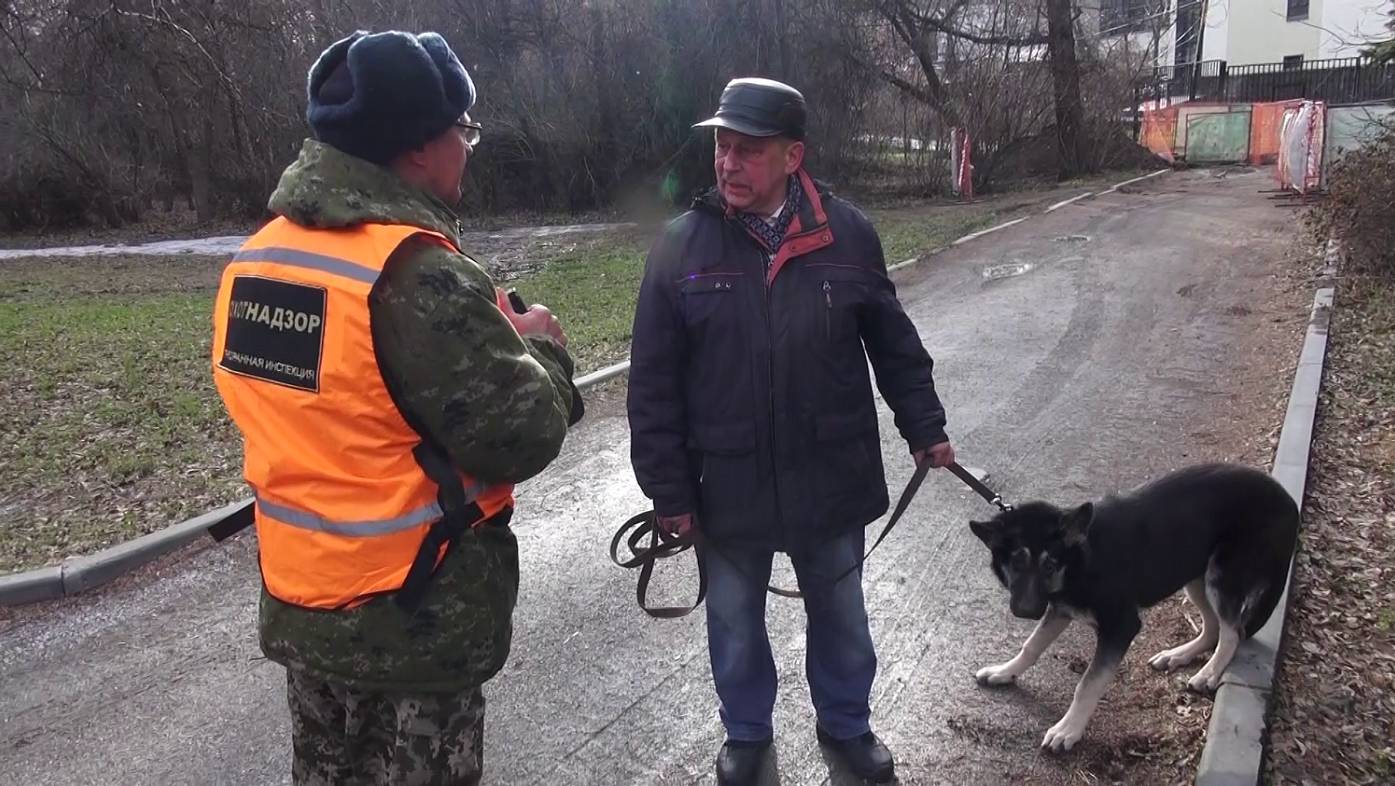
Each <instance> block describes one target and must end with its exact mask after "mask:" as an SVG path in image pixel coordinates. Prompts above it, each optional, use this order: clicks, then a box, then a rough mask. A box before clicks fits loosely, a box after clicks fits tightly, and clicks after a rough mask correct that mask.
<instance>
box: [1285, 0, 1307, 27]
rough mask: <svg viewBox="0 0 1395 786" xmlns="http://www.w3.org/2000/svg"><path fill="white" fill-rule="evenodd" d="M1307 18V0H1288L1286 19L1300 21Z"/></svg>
mask: <svg viewBox="0 0 1395 786" xmlns="http://www.w3.org/2000/svg"><path fill="white" fill-rule="evenodd" d="M1307 18H1308V0H1288V21H1290V22H1301V21H1302V20H1304V19H1307Z"/></svg>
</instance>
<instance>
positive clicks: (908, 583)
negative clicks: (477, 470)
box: [0, 172, 1297, 785]
mask: <svg viewBox="0 0 1395 786" xmlns="http://www.w3.org/2000/svg"><path fill="white" fill-rule="evenodd" d="M1266 184H1267V180H1265V179H1264V176H1263V175H1262V174H1260V173H1255V174H1253V175H1242V176H1232V177H1229V178H1226V179H1224V180H1218V179H1213V178H1207V177H1205V176H1204V175H1203V174H1201V173H1188V172H1183V173H1174V174H1169V175H1166V176H1163V177H1160V178H1155V179H1153V180H1151V181H1149V182H1147V183H1144V184H1140V185H1139V186H1137V187H1133V188H1130V189H1127V192H1123V191H1121V192H1116V193H1111V194H1107V195H1104V196H1102V197H1099V198H1097V199H1094V200H1089V201H1084V202H1079V203H1076V204H1073V205H1070V206H1067V207H1065V208H1063V209H1061V210H1058V211H1056V212H1054V213H1051V214H1049V215H1044V216H1033V217H1031V218H1029V219H1028V220H1027V221H1025V222H1023V223H1021V224H1018V225H1016V226H1012V227H1009V228H1006V229H1004V230H1002V231H999V232H995V233H993V234H992V235H989V236H987V237H984V238H981V239H978V240H975V241H973V242H971V243H966V244H964V245H962V246H958V247H956V248H953V249H951V250H950V251H947V252H945V253H942V254H939V255H936V256H934V257H931V258H929V259H927V260H926V261H925V262H923V263H922V264H920V265H918V266H916V267H914V268H912V269H909V270H908V271H906V275H904V276H899V277H898V280H899V281H900V282H901V283H900V291H901V295H902V299H903V300H904V301H905V302H906V304H907V309H908V311H909V313H910V314H911V316H912V317H913V318H914V319H915V321H916V323H917V325H918V326H919V328H920V331H921V335H922V337H923V339H924V341H925V344H926V346H927V347H928V348H929V350H930V352H931V354H932V356H933V357H934V358H935V361H936V369H935V375H936V380H937V383H938V385H939V388H940V391H941V395H942V397H943V399H944V402H945V405H946V407H947V408H948V412H949V431H950V434H951V435H952V437H953V438H954V440H955V442H956V446H957V448H958V450H959V453H960V457H961V461H962V462H963V463H965V464H970V465H974V466H978V467H983V468H985V469H987V470H989V472H990V473H991V479H990V482H991V483H992V485H994V487H995V488H997V489H999V490H1001V491H1002V492H1003V494H1004V496H1005V497H1007V498H1008V499H1009V500H1010V501H1021V500H1026V499H1029V498H1035V497H1046V498H1050V499H1052V500H1053V501H1056V502H1058V503H1062V504H1065V503H1072V502H1078V501H1080V500H1083V499H1085V498H1087V497H1091V496H1095V495H1098V494H1102V493H1106V492H1109V491H1113V490H1118V489H1123V488H1127V487H1130V486H1133V485H1135V484H1136V483H1139V482H1142V481H1144V480H1146V479H1148V478H1150V477H1152V476H1155V475H1157V474H1160V473H1161V472H1164V471H1166V470H1169V469H1172V468H1175V467H1177V466H1180V465H1182V464H1185V463H1188V462H1189V461H1190V460H1191V459H1190V458H1189V456H1192V455H1196V454H1197V453H1198V452H1204V451H1205V449H1206V446H1205V444H1204V443H1205V441H1206V438H1207V437H1206V435H1207V434H1208V433H1209V432H1210V430H1211V423H1212V420H1213V419H1214V418H1216V417H1217V415H1216V414H1215V413H1216V412H1217V411H1218V410H1217V406H1218V404H1219V402H1223V401H1228V400H1230V397H1231V395H1232V391H1231V390H1230V389H1229V388H1228V382H1229V379H1228V372H1229V369H1230V367H1231V366H1232V365H1233V364H1234V363H1235V362H1237V357H1236V354H1237V353H1238V352H1240V351H1241V349H1240V347H1241V345H1242V344H1243V341H1241V339H1242V338H1243V336H1244V335H1245V332H1246V331H1249V330H1252V329H1254V327H1253V326H1254V324H1255V320H1256V319H1258V318H1259V317H1258V316H1250V317H1246V316H1240V314H1241V311H1240V310H1237V309H1236V306H1237V305H1241V304H1243V303H1245V302H1247V299H1248V298H1250V297H1251V295H1250V294H1249V293H1252V292H1254V291H1256V289H1257V288H1258V289H1262V288H1264V287H1266V286H1270V283H1269V282H1270V278H1269V274H1270V272H1271V271H1270V269H1269V268H1270V267H1271V266H1272V265H1274V264H1275V260H1276V259H1277V258H1278V257H1279V255H1280V253H1281V250H1282V248H1283V247H1284V245H1285V244H1287V243H1289V242H1291V241H1292V230H1291V229H1288V228H1287V227H1289V224H1290V223H1291V222H1290V221H1289V216H1290V214H1288V213H1286V212H1282V211H1278V210H1276V209H1275V208H1273V207H1272V206H1270V205H1269V204H1268V203H1266V202H1265V200H1264V199H1263V197H1262V195H1261V194H1259V193H1257V192H1258V190H1259V189H1261V188H1264V187H1266ZM1063 238H1070V240H1068V241H1065V240H1063V241H1062V242H1056V241H1057V239H1063ZM989 270H994V271H997V274H994V275H990V274H988V273H987V271H989ZM1187 285H1191V286H1192V288H1191V289H1189V290H1187V294H1186V295H1185V296H1184V295H1182V294H1181V292H1179V287H1182V288H1184V289H1185V287H1186V286H1187ZM1244 313H1245V314H1249V311H1245V312H1244ZM563 316H564V317H565V315H563ZM1293 349H1294V352H1295V353H1296V352H1297V346H1296V345H1295V346H1294V348H1293ZM1287 362H1288V358H1276V359H1275V360H1274V364H1275V369H1276V371H1277V370H1278V369H1281V368H1283V367H1284V364H1286V363H1287ZM607 409H609V413H608V412H607ZM881 411H882V418H881V427H882V434H883V437H884V445H885V447H884V452H885V456H886V459H887V467H888V473H889V480H890V482H891V484H892V485H893V489H892V491H893V498H894V496H895V494H896V493H897V492H899V488H900V485H901V484H902V483H904V482H905V480H906V479H907V478H908V477H909V474H910V469H911V463H910V460H909V457H908V456H907V452H906V448H905V446H904V444H902V443H900V442H899V440H897V439H896V438H895V429H894V427H893V425H892V421H891V415H890V413H889V412H888V411H886V409H885V407H884V406H882V408H881ZM618 414H619V413H618V411H617V409H616V407H614V406H610V407H606V406H599V407H597V408H596V409H595V410H594V411H593V412H592V414H591V415H590V416H589V417H588V421H587V422H586V423H585V424H583V425H582V426H581V427H579V428H578V429H577V430H576V431H575V432H574V433H573V435H572V436H571V438H570V439H569V442H568V445H567V447H566V449H565V451H564V454H563V456H562V457H561V458H560V459H559V461H558V462H557V463H556V464H555V465H554V466H553V467H552V468H551V469H550V470H549V471H548V472H546V473H545V474H544V475H543V476H541V477H540V478H538V479H535V480H534V481H531V482H529V483H527V484H525V485H524V486H523V487H521V489H520V494H519V505H520V509H519V513H518V515H517V516H516V517H515V527H516V531H517V533H518V538H519V545H520V552H521V560H522V570H523V587H522V591H521V595H520V598H519V606H518V612H517V615H516V629H515V639H514V648H513V655H512V657H511V659H510V661H509V664H508V666H507V667H506V669H505V671H504V672H503V673H502V674H500V675H499V676H498V677H497V678H496V679H495V680H493V681H491V682H490V683H489V685H488V686H486V689H485V692H486V696H487V699H488V715H487V732H486V772H487V776H486V782H488V783H499V784H534V783H538V784H631V783H634V784H689V783H702V784H710V783H713V782H714V778H713V776H712V774H711V773H712V760H713V756H714V754H715V753H716V750H717V747H718V745H719V744H720V742H721V739H722V735H721V729H720V725H719V723H718V722H717V718H716V706H715V698H714V695H713V691H712V688H711V683H710V672H709V669H708V665H707V650H706V638H705V631H704V628H703V625H702V615H701V614H694V615H692V616H690V617H688V618H685V619H681V620H668V621H660V620H651V619H648V618H647V617H645V616H644V615H643V614H642V613H641V612H640V611H639V610H638V608H637V607H636V606H635V602H634V584H633V581H634V579H635V576H634V574H633V573H630V572H627V571H623V570H620V569H618V568H615V567H614V566H613V565H611V564H610V562H609V560H608V559H607V557H606V548H607V546H608V544H609V540H610V535H611V533H612V532H613V530H614V528H615V527H617V526H618V525H619V524H620V523H621V522H622V521H624V520H625V519H626V518H628V517H629V516H630V515H632V514H633V513H635V512H637V511H639V510H642V509H644V507H645V500H644V499H643V497H642V496H641V494H640V493H639V490H638V488H637V487H636V485H635V483H634V480H633V475H632V474H631V472H630V468H629V462H628V450H629V445H628V437H627V432H626V428H625V423H624V420H623V418H621V417H619V416H618ZM1217 427H1219V426H1217ZM990 512H991V509H990V508H989V507H988V506H987V505H985V503H983V501H982V500H980V499H979V498H978V497H976V496H974V495H973V494H972V492H970V491H969V490H968V489H967V488H965V487H963V486H962V485H960V484H959V483H958V481H957V480H955V479H954V478H953V477H952V476H951V475H949V474H948V473H943V472H941V473H932V475H931V477H930V478H929V479H928V480H927V482H926V484H925V486H924V488H923V489H922V491H921V493H920V495H919V497H918V498H917V499H916V501H915V503H914V504H913V506H912V508H911V511H910V513H909V514H908V516H907V519H906V520H905V521H904V522H903V523H902V524H901V525H900V526H899V527H898V529H897V530H896V532H895V533H894V534H893V535H892V536H891V537H890V538H889V539H888V541H887V542H886V543H885V544H884V545H883V546H882V548H881V549H880V550H879V551H878V553H877V554H876V556H874V557H873V558H872V560H871V561H870V562H869V563H868V565H867V569H866V574H865V576H864V587H865V592H866V596H867V605H868V609H869V613H870V616H871V624H872V631H873V636H874V638H875V640H876V643H877V647H878V653H879V658H880V670H879V673H878V677H877V681H876V684H875V687H874V695H873V703H874V709H873V724H874V727H875V728H876V729H877V730H878V732H879V733H880V734H881V735H882V736H883V739H885V741H886V742H887V743H888V744H889V745H890V746H891V748H892V749H893V750H894V751H895V752H896V753H897V756H898V763H899V764H898V766H899V770H900V772H901V782H902V783H907V784H920V783H926V784H929V783H955V784H977V783H1000V782H1001V783H1006V782H1036V781H1042V782H1052V783H1055V782H1058V780H1059V779H1060V778H1061V774H1062V769H1061V768H1060V767H1059V766H1057V765H1056V764H1055V763H1053V762H1050V761H1048V760H1047V759H1045V758H1044V757H1043V756H1042V755H1041V754H1038V753H1037V752H1036V750H1035V746H1036V744H1037V742H1038V741H1039V740H1040V738H1041V734H1042V732H1043V731H1044V730H1045V729H1046V727H1048V726H1049V725H1050V724H1051V723H1053V722H1054V721H1055V720H1056V719H1057V718H1058V717H1059V715H1060V714H1061V713H1062V712H1063V711H1064V709H1065V707H1066V705H1067V704H1068V703H1069V700H1070V695H1071V690H1072V688H1073V686H1074V682H1075V679H1076V675H1075V674H1074V673H1073V672H1072V671H1071V669H1070V664H1069V659H1066V658H1052V657H1047V658H1045V659H1043V661H1042V663H1041V664H1040V665H1039V666H1038V667H1037V669H1036V670H1034V671H1032V672H1029V673H1028V674H1027V675H1025V676H1024V677H1023V678H1022V684H1021V686H1020V687H1018V688H1016V689H1011V690H1005V691H994V690H986V689H982V688H979V687H978V686H977V685H976V684H975V682H974V680H973V676H972V675H973V672H974V670H975V669H976V668H978V667H980V666H983V665H986V664H988V663H996V662H1000V661H1001V660H1003V659H1005V658H1007V657H1009V656H1011V655H1012V654H1013V653H1014V652H1015V651H1016V648H1017V646H1018V645H1019V644H1020V642H1021V639H1022V637H1023V636H1025V634H1026V633H1027V632H1028V631H1029V630H1030V624H1029V623H1025V622H1023V621H1020V620H1017V619H1015V618H1013V617H1012V616H1011V615H1010V614H1009V613H1008V611H1007V608H1006V602H1005V597H1004V593H1003V592H1002V591H1001V590H1000V589H999V588H998V587H997V585H996V582H995V581H994V580H993V578H992V576H991V575H990V574H989V571H988V567H987V565H988V563H987V554H986V552H985V551H984V549H983V548H982V546H981V545H980V544H979V543H978V541H977V540H976V539H975V538H974V537H973V536H972V535H971V534H970V532H969V530H968V527H967V526H966V525H965V524H966V521H967V520H968V519H969V518H971V517H974V516H986V515H988V514H989V513H990ZM879 524H880V523H879ZM879 524H878V525H877V526H879ZM675 562H677V561H675ZM777 564H778V565H779V566H780V567H779V569H778V570H777V574H776V576H775V580H776V582H777V583H780V584H783V585H786V586H790V585H792V583H793V576H792V572H791V571H790V570H789V568H788V563H787V562H785V561H784V560H783V558H781V559H779V560H777ZM694 575H695V572H694V571H692V570H691V569H690V566H689V565H688V564H687V563H686V562H684V563H683V564H681V565H673V566H668V565H666V566H664V568H663V569H661V571H660V572H659V575H658V577H657V578H656V580H655V582H656V586H657V587H659V590H658V592H659V593H660V594H659V595H658V596H657V597H651V601H652V602H661V601H671V602H677V601H682V600H685V599H686V598H687V595H686V593H688V592H691V590H692V589H693V587H694V583H693V581H694ZM257 581H258V574H257V567H256V561H255V541H253V540H252V539H251V538H250V537H247V536H245V535H244V536H243V537H240V538H238V539H237V540H235V541H233V542H230V543H228V544H225V545H223V546H221V547H215V548H209V549H206V550H203V551H199V552H197V553H194V554H192V555H190V556H188V557H186V558H184V559H182V560H178V561H174V562H169V563H165V564H162V565H161V566H159V567H158V568H156V569H152V570H150V571H147V572H146V574H145V575H142V576H140V577H135V578H133V580H131V581H126V582H121V583H120V584H118V585H117V586H115V587H113V588H111V589H108V590H107V591H103V592H100V593H97V594H94V595H92V596H90V597H85V598H78V599H75V600H72V601H68V602H65V603H62V604H60V605H58V606H55V607H52V608H48V609H31V610H28V611H26V612H24V614H23V616H22V617H21V618H20V620H19V621H18V622H16V623H14V624H11V625H10V626H9V627H8V629H6V630H4V631H3V632H0V782H4V783H11V782H13V783H21V782H23V783H29V784H88V783H92V784H280V783H289V782H290V781H289V776H288V772H289V722H288V718H287V713H286V706H285V677H284V672H283V671H282V669H281V668H280V667H278V666H276V665H275V664H272V663H269V662H267V661H265V660H263V659H262V658H261V655H260V652H259V651H258V649H257V646H256V639H255V622H256V603H255V599H256V589H257ZM768 614H769V626H770V638H771V642H772V645H773V648H774V651H775V656H776V664H777V667H778V669H779V671H780V674H781V677H782V685H781V688H780V696H779V700H778V703H777V707H776V717H775V723H776V729H777V732H776V733H777V735H778V757H777V758H778V761H777V766H776V767H775V768H772V769H775V770H778V779H779V782H780V783H784V784H794V785H800V784H819V783H827V782H832V783H839V784H841V783H851V782H853V781H851V780H850V779H848V778H847V777H846V776H845V775H842V774H840V773H836V772H835V773H832V774H830V769H829V766H828V763H827V762H826V761H825V759H824V757H823V755H822V754H821V752H820V750H819V748H818V746H817V745H816V743H815V741H814V730H813V714H812V710H811V709H810V704H809V696H808V690H807V688H806V687H805V685H804V684H803V683H804V680H803V657H804V642H803V619H802V610H801V608H800V606H799V602H798V601H791V600H786V599H783V598H777V597H772V598H770V600H769V609H768ZM1088 645H1089V637H1088V634H1087V633H1086V632H1084V631H1082V630H1080V629H1078V628H1073V629H1071V630H1070V631H1068V632H1067V634H1066V635H1065V636H1063V637H1062V639H1061V640H1060V642H1059V643H1058V644H1057V645H1056V647H1055V650H1062V651H1067V652H1076V653H1079V654H1087V653H1088V651H1089V650H1088ZM1148 654H1151V653H1131V655H1130V657H1131V658H1140V657H1146V656H1147V655H1148ZM1107 705H1108V700H1106V709H1105V710H1102V713H1104V717H1103V718H1101V717H1097V719H1096V724H1100V723H1101V722H1105V723H1107V722H1108V713H1109V712H1110V710H1109V709H1108V706H1107ZM1086 739H1087V741H1088V740H1089V739H1090V737H1089V734H1088V733H1087V738H1086ZM769 775H770V778H771V779H773V778H774V777H775V776H776V772H771V773H769ZM770 782H774V780H770Z"/></svg>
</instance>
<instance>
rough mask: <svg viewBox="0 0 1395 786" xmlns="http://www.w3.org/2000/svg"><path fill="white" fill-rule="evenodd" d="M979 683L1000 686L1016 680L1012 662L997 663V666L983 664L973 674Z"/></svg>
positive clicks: (1015, 671)
mask: <svg viewBox="0 0 1395 786" xmlns="http://www.w3.org/2000/svg"><path fill="white" fill-rule="evenodd" d="M974 679H976V680H978V684H980V685H991V686H995V687H997V686H1002V685H1011V684H1013V683H1014V682H1016V681H1017V670H1016V669H1014V668H1012V664H1011V663H1010V662H1009V663H999V664H998V665H997V666H984V667H983V668H981V669H979V670H978V673H977V674H975V675H974Z"/></svg>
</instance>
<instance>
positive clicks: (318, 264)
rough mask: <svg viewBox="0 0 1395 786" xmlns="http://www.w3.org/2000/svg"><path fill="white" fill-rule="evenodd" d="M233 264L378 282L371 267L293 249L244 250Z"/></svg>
mask: <svg viewBox="0 0 1395 786" xmlns="http://www.w3.org/2000/svg"><path fill="white" fill-rule="evenodd" d="M232 261H234V262H274V263H276V264H278V265H291V266H293V267H303V268H308V269H310V270H318V271H321V272H323V273H330V274H332V275H336V276H343V277H344V278H352V279H353V280H355V281H362V282H364V283H365V284H372V283H373V282H375V281H377V280H378V271H376V270H374V269H373V268H371V267H364V266H363V265H360V264H359V263H357V262H350V261H349V260H347V259H340V258H339V257H331V256H325V255H324V254H315V253H312V252H309V251H301V250H299V249H295V248H282V247H280V246H271V247H268V248H245V249H243V250H241V251H239V252H237V254H236V255H234V256H233V259H232Z"/></svg>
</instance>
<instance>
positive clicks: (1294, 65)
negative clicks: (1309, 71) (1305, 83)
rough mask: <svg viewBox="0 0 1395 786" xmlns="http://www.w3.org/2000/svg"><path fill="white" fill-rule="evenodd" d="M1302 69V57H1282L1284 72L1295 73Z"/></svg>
mask: <svg viewBox="0 0 1395 786" xmlns="http://www.w3.org/2000/svg"><path fill="white" fill-rule="evenodd" d="M1302 67H1303V56H1302V55H1288V56H1286V57H1284V70H1285V71H1297V70H1299V69H1300V68H1302Z"/></svg>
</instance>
